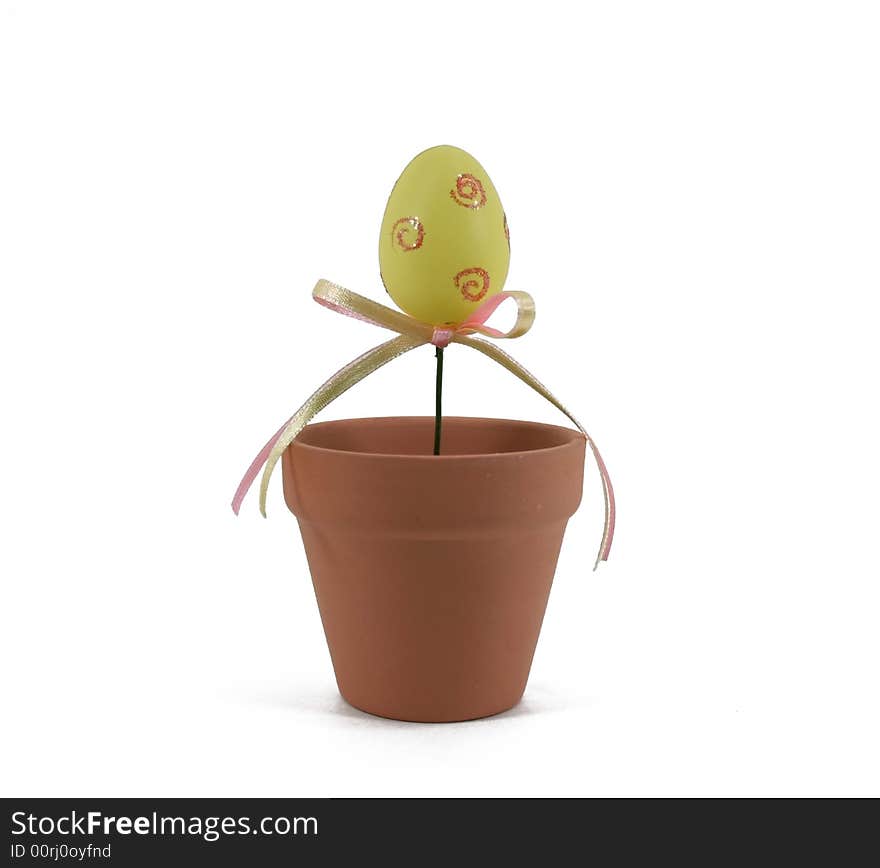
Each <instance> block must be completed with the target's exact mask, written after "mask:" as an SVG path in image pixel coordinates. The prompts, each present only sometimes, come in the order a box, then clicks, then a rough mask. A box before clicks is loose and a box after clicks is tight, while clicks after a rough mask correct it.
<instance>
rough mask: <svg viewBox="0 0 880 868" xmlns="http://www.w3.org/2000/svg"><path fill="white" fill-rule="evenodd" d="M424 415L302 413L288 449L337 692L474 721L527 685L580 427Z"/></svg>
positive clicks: (579, 476) (380, 709)
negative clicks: (436, 434)
mask: <svg viewBox="0 0 880 868" xmlns="http://www.w3.org/2000/svg"><path fill="white" fill-rule="evenodd" d="M433 430H434V420H433V418H430V417H394V418H384V419H346V420H342V421H338V422H322V423H319V424H317V425H309V426H308V427H307V428H306V429H305V430H304V431H303V432H302V433H301V434H300V435H299V437H298V438H297V439H296V440H295V441H294V442H293V443H292V444H291V446H290V447H289V448H288V450H287V452H286V453H285V455H284V458H283V468H284V471H283V472H284V497H285V500H286V501H287V505H288V506H289V507H290V510H291V511H292V512H293V514H294V515H295V516H296V517H297V520H298V521H299V526H300V530H301V532H302V537H303V542H304V544H305V549H306V554H307V556H308V561H309V567H310V569H311V573H312V580H313V582H314V586H315V594H316V596H317V599H318V607H319V609H320V611H321V619H322V621H323V623H324V631H325V633H326V635H327V644H328V646H329V648H330V655H331V657H332V659H333V667H334V669H335V671H336V681H337V684H338V685H339V690H340V692H341V693H342V695H343V697H345V699H346V700H348V702H349V703H351V704H352V705H354V706H355V707H357V708H360V709H363V710H364V711H368V712H370V713H372V714H377V715H381V716H382V717H391V718H396V719H399V720H413V721H425V722H428V721H432V722H442V721H454V720H469V719H472V718H477V717H486V716H488V715H490V714H497V713H498V712H500V711H505V710H506V709H508V708H511V707H512V706H514V705H516V703H517V702H519V700H520V698H521V697H522V694H523V691H524V690H525V686H526V681H527V679H528V676H529V669H530V667H531V663H532V657H533V655H534V652H535V645H536V644H537V641H538V633H539V632H540V629H541V622H542V620H543V617H544V610H545V608H546V605H547V598H548V596H549V594H550V585H551V584H552V582H553V574H554V571H555V569H556V559H557V556H558V554H559V548H560V545H561V544H562V536H563V533H564V531H565V525H566V522H567V521H568V519H569V518H570V516H571V515H573V514H574V512H575V510H576V509H577V507H578V505H579V503H580V499H581V488H582V485H583V470H584V447H585V442H586V441H585V439H584V437H583V436H582V435H581V434H580V433H578V432H577V431H573V430H569V429H568V428H560V427H557V426H555V425H541V424H538V423H534V422H514V421H507V420H501V419H466V418H455V417H451V418H450V417H448V418H444V420H443V454H442V455H440V456H434V455H432V454H431V451H432V446H433Z"/></svg>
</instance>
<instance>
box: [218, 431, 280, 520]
mask: <svg viewBox="0 0 880 868" xmlns="http://www.w3.org/2000/svg"><path fill="white" fill-rule="evenodd" d="M291 419H293V416H291V417H290V419H288V420H287V421H286V422H285V423H284V424H283V425H282V426H281V427H280V428H279V429H278V430H277V431H276V432H275V433H274V434H273V435H272V436H271V437H270V438H269V442H268V443H267V444H266V445H265V446H264V447H263V448H262V449H261V450H260V451H259V452H258V453H257V457H256V458H255V459H254V460H253V461H252V462H251V466H250V467H248V469H247V472H246V473H245V475H244V476H243V477H242V479H241V482H239V483H238V488H236V489H235V496H234V497H233V498H232V511H233V512H234V513H235V514H236V515H238V513H239V510H240V509H241V504H242V501H243V500H244V496H245V495H246V494H247V493H248V490H249V489H250V487H251V486H252V485H253V484H254V480H255V479H256V478H257V474H258V473H259V472H260V468H261V467H262V466H263V465H264V464H265V463H266V459H267V458H268V457H269V453H270V452H271V451H272V447H273V446H274V445H275V443H276V442H277V441H278V438H279V437H280V436H281V435H282V434H283V433H284V429H285V428H286V427H287V426H288V424H289V423H290V421H291Z"/></svg>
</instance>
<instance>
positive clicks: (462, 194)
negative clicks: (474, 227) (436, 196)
mask: <svg viewBox="0 0 880 868" xmlns="http://www.w3.org/2000/svg"><path fill="white" fill-rule="evenodd" d="M449 195H450V196H451V197H452V200H453V201H454V202H456V203H457V204H459V205H461V206H462V207H464V208H472V209H473V210H474V211H476V210H477V209H478V208H482V207H483V205H485V204H486V190H485V188H484V187H483V185H482V183H481V182H480V181H479V180H478V179H477V178H476V177H474V176H473V175H471V174H470V173H468V172H465V173H464V174H462V175H459V176H458V177H457V178H456V179H455V187H453V189H451V190H450V191H449Z"/></svg>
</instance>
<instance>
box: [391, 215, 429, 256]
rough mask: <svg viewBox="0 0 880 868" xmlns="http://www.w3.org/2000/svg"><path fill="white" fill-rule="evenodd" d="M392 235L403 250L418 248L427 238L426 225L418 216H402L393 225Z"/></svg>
mask: <svg viewBox="0 0 880 868" xmlns="http://www.w3.org/2000/svg"><path fill="white" fill-rule="evenodd" d="M391 237H392V238H393V239H394V243H395V244H397V246H398V247H399V248H400V249H401V250H406V251H409V250H418V249H419V248H420V247H421V246H422V242H423V241H424V240H425V227H424V226H422V222H421V221H420V220H419V218H418V217H401V218H400V219H399V220H397V221H395V223H394V225H393V226H392V227H391Z"/></svg>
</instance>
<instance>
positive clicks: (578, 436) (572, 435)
mask: <svg viewBox="0 0 880 868" xmlns="http://www.w3.org/2000/svg"><path fill="white" fill-rule="evenodd" d="M415 419H418V420H426V421H430V422H432V423H433V421H434V417H433V416H356V417H353V418H346V419H327V420H325V421H323V422H313V423H311V424H309V425H307V426H306V427H305V428H304V429H303V431H306V430H309V429H313V428H322V427H325V426H330V425H337V424H339V423H341V422H367V423H369V422H398V421H401V422H402V421H412V420H415ZM443 422H444V424H445V423H447V422H470V423H484V422H491V423H497V422H502V423H509V424H513V425H518V426H526V427H529V428H540V429H544V430H552V431H559V432H562V433H564V434H566V435H567V436H568V439H567V440H566V441H565V442H564V443H557V444H556V445H554V446H542V447H539V448H537V449H516V450H511V451H509V452H473V453H466V454H454V455H444V454H442V453H441V454H440V455H413V454H407V453H402V452H361V451H358V450H353V449H333V448H331V447H329V446H316V445H314V444H312V443H305V442H303V441H302V440H300V439H299V437H297V438H296V439H295V440H294V441H293V442H292V443H291V444H290V446H289V447H288V449H293V448H294V447H295V448H297V449H310V450H313V451H315V452H324V453H327V454H334V455H357V456H362V457H364V458H396V459H399V460H401V461H419V462H421V461H433V462H437V461H438V460H439V461H455V460H457V461H467V460H481V459H485V458H495V457H505V456H517V455H546V454H548V453H551V452H554V451H557V450H562V449H570V448H571V446H572V444H574V443H577V442H578V441H580V442H585V441H586V439H587V438H586V437H585V436H584V435H583V434H582V433H581V432H580V431H578V430H577V429H575V428H566V427H565V426H564V425H551V424H549V423H547V422H532V421H530V420H526V419H498V418H494V417H485V416H444V417H443Z"/></svg>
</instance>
